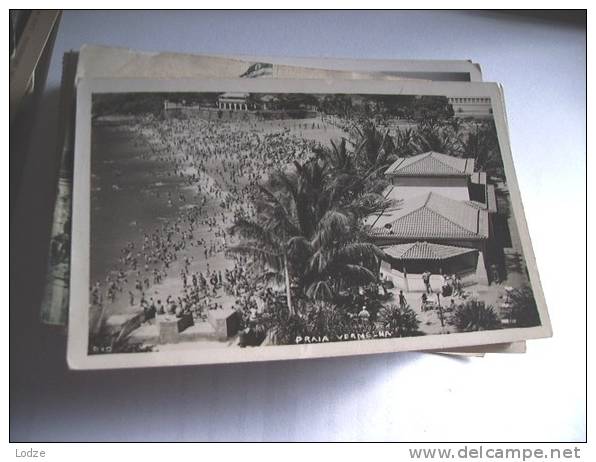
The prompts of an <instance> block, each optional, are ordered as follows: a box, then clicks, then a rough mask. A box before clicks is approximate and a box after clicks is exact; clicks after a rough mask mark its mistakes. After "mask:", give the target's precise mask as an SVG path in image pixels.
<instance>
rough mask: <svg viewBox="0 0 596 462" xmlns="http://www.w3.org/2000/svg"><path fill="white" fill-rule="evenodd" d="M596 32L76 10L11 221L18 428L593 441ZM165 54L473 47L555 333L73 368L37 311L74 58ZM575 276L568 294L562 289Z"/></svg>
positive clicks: (432, 18) (358, 17)
mask: <svg viewBox="0 0 596 462" xmlns="http://www.w3.org/2000/svg"><path fill="white" fill-rule="evenodd" d="M585 40H586V35H585V29H583V28H581V27H577V26H574V25H569V24H559V23H554V22H552V23H551V22H542V21H535V20H528V19H527V18H525V19H520V18H516V17H513V16H507V15H502V14H488V13H466V12H448V11H440V12H433V11H431V12H419V11H393V12H355V11H352V12H247V11H244V12H200V11H193V12H175V11H173V12H155V11H154V12H75V11H68V12H65V14H64V16H63V18H62V22H61V25H60V29H59V31H58V35H57V39H56V44H55V48H54V51H53V57H52V62H51V64H50V71H49V75H48V82H47V88H46V91H45V93H44V95H43V100H42V102H41V106H40V109H39V111H38V115H37V117H36V120H35V126H34V130H33V136H32V137H31V145H30V150H29V154H28V158H27V162H26V165H25V168H24V174H23V182H22V190H21V193H20V194H19V196H18V199H17V207H16V209H15V210H14V213H13V216H12V217H11V223H10V226H11V243H10V246H11V247H10V248H11V257H12V258H11V269H10V271H11V278H10V288H11V321H10V322H11V325H10V328H11V370H10V372H11V374H10V387H11V396H10V398H11V399H10V411H11V413H10V436H11V440H13V441H26V440H31V441H78V440H83V441H98V440H110V441H131V440H134V441H145V440H166V441H179V440H210V441H216V440H266V441H271V440H394V441H580V440H583V439H585V431H586V427H585V416H586V414H585V412H586V408H585V404H586V401H585V396H586V395H585V389H586V388H585V373H586V368H585V366H586V356H585V340H586V337H585V332H586V331H585V322H586V297H585V294H586V278H585V274H586V262H585V257H584V255H586V254H585V251H586V240H585V237H586V234H585V229H586V228H585V224H586V221H585V220H586V214H585V210H586V208H585V205H586V196H585V191H586V189H585V188H586V179H585V168H586V157H585V156H586V119H585V111H586V105H585V98H586V42H585ZM83 43H93V44H101V45H113V46H121V47H122V46H123V47H131V48H135V49H139V50H147V51H179V52H196V53H199V52H200V53H229V54H232V53H234V54H254V55H280V56H283V55H285V56H331V57H348V58H396V59H397V58H402V59H417V58H419V59H471V60H473V61H475V62H479V63H480V64H481V65H482V70H483V75H484V79H485V80H487V81H497V82H501V83H502V84H503V86H504V89H505V96H506V102H507V109H508V118H509V127H510V135H511V143H512V150H513V156H514V159H515V165H516V171H517V175H518V180H519V185H520V189H521V193H522V198H523V202H524V208H525V211H526V217H527V221H528V224H529V229H530V233H531V236H532V241H533V245H534V251H535V254H536V259H537V263H538V268H539V271H540V275H541V280H542V284H543V287H544V292H545V296H546V299H547V302H548V305H549V309H550V315H551V318H552V324H553V327H554V332H555V334H554V337H553V338H552V339H548V340H538V341H532V342H530V343H529V344H528V352H527V354H525V355H490V356H488V357H485V358H471V359H470V358H454V357H446V356H441V355H431V354H420V353H401V354H385V355H377V356H366V357H355V358H338V359H318V360H302V361H291V362H274V363H262V364H248V365H243V364H239V365H226V366H208V367H182V368H160V369H152V370H149V369H142V370H128V371H126V370H125V371H102V372H72V371H68V370H67V368H66V364H65V358H64V354H65V342H64V339H63V337H62V336H61V335H60V334H59V333H56V332H53V331H48V330H47V329H45V328H42V327H41V326H39V323H38V322H37V319H38V314H39V303H40V299H41V288H42V286H43V280H44V272H45V264H46V252H47V245H48V236H49V227H50V221H51V213H52V206H53V200H54V188H55V181H56V173H57V172H56V166H55V164H56V154H55V149H54V148H53V146H55V137H56V133H55V131H56V126H57V119H58V117H57V116H56V111H57V107H58V92H59V84H60V75H61V57H62V54H63V53H64V52H65V51H68V50H71V49H78V48H79V47H80V46H81V45H82V44H83ZM561 289H563V290H561Z"/></svg>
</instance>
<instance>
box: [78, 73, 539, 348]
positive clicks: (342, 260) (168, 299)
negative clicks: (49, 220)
mask: <svg viewBox="0 0 596 462" xmlns="http://www.w3.org/2000/svg"><path fill="white" fill-rule="evenodd" d="M260 83H262V84H265V83H264V82H260ZM265 85H266V84H265ZM90 124H91V131H90V138H91V140H90V142H91V144H90V173H91V176H90V203H89V206H90V209H89V210H90V214H89V215H90V216H89V220H90V226H89V230H90V240H89V283H88V309H89V313H88V343H87V355H89V356H96V355H114V354H118V353H135V354H145V353H150V352H172V353H175V352H181V351H184V352H187V353H189V352H193V351H206V350H216V349H217V350H219V351H221V350H222V349H223V350H225V349H236V350H242V349H255V348H259V349H260V348H264V347H273V346H282V345H315V344H316V345H318V344H332V343H343V342H361V341H377V340H390V339H397V338H424V337H429V336H432V337H436V336H443V335H447V334H467V333H473V332H474V333H482V332H486V333H488V332H489V331H490V332H493V331H494V332H502V331H506V330H509V329H515V330H516V331H519V330H520V329H526V328H536V327H543V326H544V323H543V321H542V320H541V316H540V312H539V309H538V306H537V301H536V296H535V289H534V290H533V287H532V284H531V281H530V277H529V273H528V267H527V263H526V259H525V257H524V249H523V246H522V237H521V236H520V232H519V229H518V226H517V224H516V219H515V215H514V213H513V210H512V205H511V196H510V189H509V181H508V178H507V174H506V171H505V167H504V162H503V157H502V155H501V150H500V145H499V139H498V135H497V129H496V125H495V121H494V118H493V105H492V104H491V98H490V97H489V96H486V95H484V96H477V97H472V96H468V95H466V96H461V97H453V96H443V95H422V94H404V93H401V94H370V93H367V94H358V93H354V94H347V93H304V92H300V93H297V92H293V93H291V92H287V93H286V92H284V93H281V92H271V93H266V92H239V91H222V92H143V91H139V92H118V93H110V92H101V93H93V94H92V95H91V115H90ZM75 168H76V167H75ZM481 335H482V334H481ZM451 337H453V336H451ZM497 338H499V337H497ZM522 338H523V337H521V338H519V339H522ZM508 340H518V338H511V339H509V338H504V339H502V340H500V342H504V341H508ZM487 343H490V341H489V342H487ZM492 343H496V341H494V340H493V341H492ZM433 345H434V344H433ZM469 345H473V343H471V344H463V345H460V344H458V343H456V344H449V343H448V344H446V345H445V346H455V347H457V346H469ZM434 346H435V347H436V346H442V345H440V344H439V345H434Z"/></svg>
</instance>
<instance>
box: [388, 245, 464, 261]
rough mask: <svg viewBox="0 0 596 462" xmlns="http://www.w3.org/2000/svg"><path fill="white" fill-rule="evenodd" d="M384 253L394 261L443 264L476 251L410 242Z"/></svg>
mask: <svg viewBox="0 0 596 462" xmlns="http://www.w3.org/2000/svg"><path fill="white" fill-rule="evenodd" d="M384 252H385V253H386V254H387V255H388V256H389V257H390V258H394V259H396V260H411V261H417V260H424V261H437V262H443V261H446V260H449V259H450V258H454V257H458V256H460V255H465V254H468V253H474V252H476V249H467V248H462V247H455V246H453V245H443V244H433V243H431V242H426V241H423V242H420V241H419V242H410V243H408V244H396V245H392V246H391V247H387V248H385V249H384Z"/></svg>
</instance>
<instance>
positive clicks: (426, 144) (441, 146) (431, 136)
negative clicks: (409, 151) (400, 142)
mask: <svg viewBox="0 0 596 462" xmlns="http://www.w3.org/2000/svg"><path fill="white" fill-rule="evenodd" d="M412 146H414V148H415V150H416V151H417V153H422V152H428V151H435V152H441V153H444V154H450V155H460V153H461V137H460V135H459V134H458V133H457V132H456V131H454V130H453V129H452V128H451V127H449V126H446V125H445V124H440V123H436V121H434V120H427V121H424V122H423V123H421V124H420V126H419V127H418V129H417V130H416V133H415V135H414V139H413V141H412Z"/></svg>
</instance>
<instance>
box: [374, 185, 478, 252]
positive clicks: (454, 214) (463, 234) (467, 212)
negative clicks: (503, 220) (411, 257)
mask: <svg viewBox="0 0 596 462" xmlns="http://www.w3.org/2000/svg"><path fill="white" fill-rule="evenodd" d="M369 224H370V225H371V230H370V234H371V236H373V237H384V238H389V239H391V238H392V237H395V238H397V239H400V240H402V239H414V240H424V239H437V240H449V239H466V240H468V239H470V240H478V239H487V238H488V236H489V224H488V212H487V211H486V210H484V209H481V208H479V207H478V206H477V205H476V204H474V205H473V204H471V203H469V202H463V201H457V200H454V199H450V198H448V197H444V196H441V195H439V194H437V193H433V192H429V193H427V194H424V195H421V196H415V197H412V198H409V199H408V200H406V201H404V203H403V204H402V205H401V206H400V207H399V208H398V209H396V210H390V211H386V212H384V213H382V214H380V215H378V216H376V217H374V218H373V217H371V218H369Z"/></svg>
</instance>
